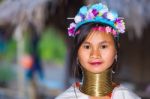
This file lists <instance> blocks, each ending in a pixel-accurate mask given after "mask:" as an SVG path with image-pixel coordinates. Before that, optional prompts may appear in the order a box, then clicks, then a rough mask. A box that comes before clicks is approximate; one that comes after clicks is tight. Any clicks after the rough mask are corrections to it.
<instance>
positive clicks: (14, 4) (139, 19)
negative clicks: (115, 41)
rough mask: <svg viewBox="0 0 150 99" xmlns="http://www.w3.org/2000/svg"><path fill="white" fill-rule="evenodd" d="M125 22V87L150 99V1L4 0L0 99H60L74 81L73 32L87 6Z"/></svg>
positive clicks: (121, 71) (0, 7) (121, 74)
mask: <svg viewBox="0 0 150 99" xmlns="http://www.w3.org/2000/svg"><path fill="white" fill-rule="evenodd" d="M99 1H101V2H103V3H104V4H106V5H108V6H109V7H110V8H111V9H114V10H116V11H118V12H119V15H121V16H123V17H125V21H126V26H127V27H126V28H127V29H126V34H124V35H122V36H121V37H120V47H121V48H120V50H119V63H118V68H117V71H118V73H117V74H115V75H116V78H117V79H118V80H119V82H120V83H122V84H124V85H125V86H127V87H129V88H130V89H131V90H133V91H134V92H135V93H136V94H138V95H139V96H140V97H142V99H150V77H149V75H150V39H149V37H150V6H149V5H150V0H0V99H54V98H55V96H57V95H58V94H60V93H61V92H63V91H64V90H65V89H67V88H68V87H69V86H70V85H71V84H72V83H73V82H74V81H75V77H74V76H72V73H73V70H72V68H73V67H72V66H71V65H70V64H71V63H70V56H71V50H72V39H71V38H69V37H68V36H67V27H68V25H69V23H70V22H72V21H73V20H67V18H68V17H74V16H75V15H76V13H77V11H78V10H79V8H80V7H81V6H82V5H88V4H91V3H96V2H99Z"/></svg>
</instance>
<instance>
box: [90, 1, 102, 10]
mask: <svg viewBox="0 0 150 99" xmlns="http://www.w3.org/2000/svg"><path fill="white" fill-rule="evenodd" d="M91 9H96V10H98V11H99V10H101V9H103V5H102V4H101V3H99V4H94V5H92V7H91Z"/></svg>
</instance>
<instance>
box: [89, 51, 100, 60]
mask: <svg viewBox="0 0 150 99" xmlns="http://www.w3.org/2000/svg"><path fill="white" fill-rule="evenodd" d="M90 57H91V58H95V59H97V58H100V57H101V53H100V50H98V49H93V50H92V51H91V54H90Z"/></svg>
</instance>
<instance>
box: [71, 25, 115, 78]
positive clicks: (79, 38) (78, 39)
mask: <svg viewBox="0 0 150 99" xmlns="http://www.w3.org/2000/svg"><path fill="white" fill-rule="evenodd" d="M95 26H108V25H106V24H100V23H87V24H84V25H82V26H81V27H79V29H78V30H76V31H79V34H77V35H76V36H75V37H74V42H73V43H74V44H73V50H72V59H71V60H72V66H73V67H74V68H73V70H74V77H75V78H76V77H77V78H79V79H81V78H82V73H80V72H81V68H80V66H81V65H80V63H79V60H78V59H77V55H78V50H79V47H80V46H81V44H82V43H83V42H84V40H85V39H86V38H87V36H88V34H89V33H90V31H91V29H92V28H93V27H95ZM113 39H114V42H115V47H116V50H117V52H118V37H114V36H113Z"/></svg>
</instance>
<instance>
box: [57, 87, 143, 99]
mask: <svg viewBox="0 0 150 99" xmlns="http://www.w3.org/2000/svg"><path fill="white" fill-rule="evenodd" d="M88 97H89V96H88V95H86V94H84V93H82V92H80V90H79V89H78V86H74V85H72V86H71V87H69V88H68V89H67V90H66V91H64V92H63V93H62V94H60V95H59V96H57V97H56V98H55V99H89V98H88ZM111 99H141V98H140V97H138V96H137V95H136V94H135V93H133V92H132V91H131V90H129V89H128V88H126V87H124V86H123V85H118V86H117V87H115V88H114V90H113V92H112V97H111Z"/></svg>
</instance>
